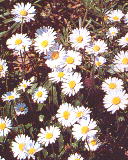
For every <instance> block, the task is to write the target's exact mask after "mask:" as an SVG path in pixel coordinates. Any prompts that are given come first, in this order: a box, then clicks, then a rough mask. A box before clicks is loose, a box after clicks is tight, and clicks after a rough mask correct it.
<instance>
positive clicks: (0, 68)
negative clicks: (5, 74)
mask: <svg viewBox="0 0 128 160" xmlns="http://www.w3.org/2000/svg"><path fill="white" fill-rule="evenodd" d="M2 71H3V66H2V65H1V64H0V72H2Z"/></svg>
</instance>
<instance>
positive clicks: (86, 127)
mask: <svg viewBox="0 0 128 160" xmlns="http://www.w3.org/2000/svg"><path fill="white" fill-rule="evenodd" d="M88 131H89V128H88V126H84V127H82V128H81V133H82V134H86V133H88Z"/></svg>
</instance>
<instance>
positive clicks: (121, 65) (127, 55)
mask: <svg viewBox="0 0 128 160" xmlns="http://www.w3.org/2000/svg"><path fill="white" fill-rule="evenodd" d="M113 63H114V64H115V66H114V70H115V71H117V72H124V71H128V52H127V51H126V52H124V51H121V52H120V53H118V54H117V55H116V56H115V57H114V62H113Z"/></svg>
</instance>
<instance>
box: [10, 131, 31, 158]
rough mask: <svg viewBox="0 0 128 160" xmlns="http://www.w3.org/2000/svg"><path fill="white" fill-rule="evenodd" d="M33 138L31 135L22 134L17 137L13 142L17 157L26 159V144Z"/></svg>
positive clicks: (13, 150) (13, 149) (14, 152)
mask: <svg viewBox="0 0 128 160" xmlns="http://www.w3.org/2000/svg"><path fill="white" fill-rule="evenodd" d="M31 141H32V140H31V139H30V137H28V136H26V135H24V134H21V135H18V136H16V137H15V141H13V142H12V147H11V149H12V152H13V155H14V157H15V158H16V157H17V159H20V160H22V159H26V158H27V153H26V144H29V143H30V142H31Z"/></svg>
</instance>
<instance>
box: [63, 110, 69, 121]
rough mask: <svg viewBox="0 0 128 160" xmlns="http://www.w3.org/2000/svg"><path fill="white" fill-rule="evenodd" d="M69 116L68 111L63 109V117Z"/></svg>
mask: <svg viewBox="0 0 128 160" xmlns="http://www.w3.org/2000/svg"><path fill="white" fill-rule="evenodd" d="M69 116H70V113H69V112H68V111H65V112H64V113H63V117H64V119H66V120H67V119H69Z"/></svg>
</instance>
